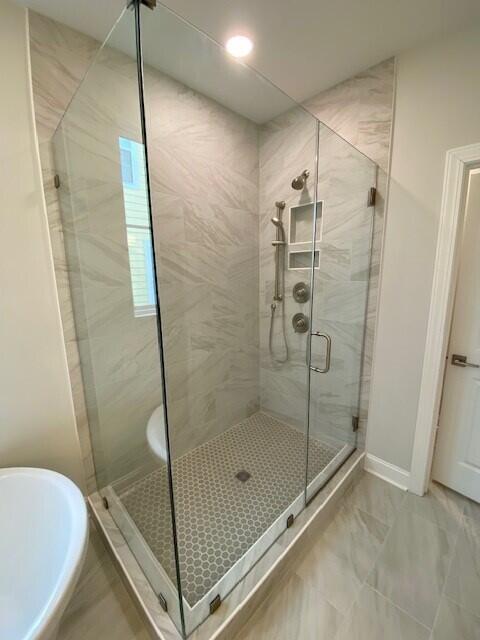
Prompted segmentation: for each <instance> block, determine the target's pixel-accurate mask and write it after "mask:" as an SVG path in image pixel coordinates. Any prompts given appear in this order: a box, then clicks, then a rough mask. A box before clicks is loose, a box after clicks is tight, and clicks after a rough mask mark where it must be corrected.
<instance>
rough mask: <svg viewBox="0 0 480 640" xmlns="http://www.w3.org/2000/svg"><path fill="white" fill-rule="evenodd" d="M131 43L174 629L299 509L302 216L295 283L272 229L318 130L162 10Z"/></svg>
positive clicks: (304, 390) (300, 194) (147, 16)
mask: <svg viewBox="0 0 480 640" xmlns="http://www.w3.org/2000/svg"><path fill="white" fill-rule="evenodd" d="M141 35H142V51H143V57H144V65H143V74H144V102H145V115H146V125H147V133H146V138H147V150H148V166H149V174H150V183H151V196H152V213H153V235H154V239H155V251H156V265H157V278H158V291H159V298H160V308H161V322H162V333H163V357H164V363H165V370H166V377H165V385H166V403H167V407H168V426H169V435H170V452H171V457H172V474H173V502H174V507H175V517H176V525H177V538H178V557H179V573H180V583H181V593H182V603H183V609H184V614H185V625H186V632H187V633H188V632H190V631H191V630H192V629H194V628H195V627H196V626H197V625H198V624H199V623H200V622H202V620H203V619H204V618H206V617H207V616H208V615H209V614H210V613H211V611H213V610H214V609H215V607H216V606H218V604H219V603H220V602H221V601H222V600H223V599H224V598H225V597H226V596H227V595H228V594H229V592H230V591H231V590H232V588H233V587H234V586H235V585H236V584H237V582H238V581H239V580H240V579H241V578H242V577H243V576H244V575H245V573H246V572H247V571H248V570H249V569H250V568H251V567H252V566H253V565H254V564H255V562H256V561H257V560H258V559H259V558H260V557H261V556H262V554H263V553H264V552H265V551H266V550H267V549H268V548H269V546H270V545H271V544H272V543H273V542H274V541H275V540H276V539H277V538H278V536H280V535H281V533H282V532H283V531H284V530H285V529H286V527H287V521H288V522H290V520H289V517H291V516H293V517H295V516H296V515H297V514H298V513H299V512H300V511H301V509H302V508H303V506H304V502H305V473H306V453H307V451H306V449H307V436H306V432H307V423H306V417H307V416H306V413H307V406H308V404H307V396H308V369H307V366H306V358H305V354H306V348H307V343H308V334H307V333H301V332H298V333H296V332H295V330H294V328H293V325H292V318H293V316H294V315H295V314H297V313H301V312H303V313H304V314H305V315H306V316H307V315H309V311H308V309H309V304H310V302H309V301H308V300H307V301H305V302H304V303H302V304H300V303H298V302H295V301H294V299H293V293H292V288H293V286H294V284H295V283H296V282H297V281H299V280H307V281H309V279H310V276H309V272H310V259H309V256H310V253H311V248H312V242H313V235H312V233H313V226H312V221H313V217H312V212H310V217H309V219H307V218H304V220H303V224H304V225H305V226H307V227H308V232H307V238H306V239H305V240H304V243H303V245H302V248H303V252H304V253H303V257H304V258H306V267H305V268H304V269H303V270H302V271H301V272H300V271H293V270H289V267H288V255H289V244H288V243H289V238H288V229H289V212H290V208H291V207H295V206H297V205H301V204H302V203H303V202H310V201H312V199H313V198H314V193H313V192H314V189H315V186H316V149H317V140H318V137H317V128H318V123H317V121H316V120H315V118H313V117H312V116H311V115H310V114H308V113H307V112H306V111H305V110H304V109H302V108H301V107H299V106H298V105H296V103H295V102H294V101H292V100H291V99H290V98H288V97H287V96H285V94H283V93H282V92H281V91H279V90H278V89H277V88H275V87H274V86H272V85H271V84H270V83H269V82H267V81H266V80H264V79H263V78H262V77H260V76H259V75H258V74H257V73H255V72H254V71H253V70H252V69H251V68H249V67H247V66H246V65H244V64H242V63H241V62H239V61H237V60H235V59H234V58H232V57H231V56H230V55H229V54H228V53H226V51H225V50H224V48H223V47H221V46H219V45H218V44H217V43H215V42H213V41H212V40H211V39H209V38H208V37H206V36H205V35H204V34H202V33H200V32H199V31H198V30H196V29H194V28H192V26H191V25H189V24H187V23H186V22H184V21H183V20H181V19H179V18H178V17H177V16H176V15H174V14H172V13H171V12H170V11H168V10H167V9H165V8H164V7H162V6H157V7H156V9H155V10H154V11H153V12H152V11H149V10H147V9H146V8H142V23H141ZM304 170H307V171H308V173H309V178H308V180H307V182H306V184H305V186H304V188H302V189H301V190H296V189H294V188H293V187H292V184H291V183H292V180H293V178H294V177H295V176H296V175H298V174H300V173H301V172H302V171H304ZM272 219H273V220H272ZM299 230H300V229H299ZM164 481H165V478H164V477H163V476H159V477H158V476H157V473H156V472H153V473H152V474H151V475H150V476H149V477H148V478H147V479H145V483H144V484H143V485H142V488H141V489H139V490H138V492H137V502H138V503H139V502H140V501H145V506H144V507H143V512H144V514H145V521H144V522H143V523H141V524H140V525H139V526H140V529H141V531H142V533H143V535H144V536H145V539H146V540H147V542H149V544H150V546H152V545H153V542H154V540H155V539H156V537H157V529H158V527H159V526H160V523H159V522H156V524H155V526H153V527H152V525H151V522H152V519H151V516H150V515H149V514H151V513H152V511H154V509H155V504H154V501H153V502H152V498H153V500H154V498H155V495H156V492H157V491H160V490H161V487H162V483H163V482H164ZM146 483H148V484H149V486H150V487H151V489H150V490H149V491H147V490H146V489H145V484H146ZM132 492H134V493H135V492H136V489H135V488H133V489H132ZM157 514H158V517H160V515H161V514H159V513H158V512H157ZM154 519H155V516H154ZM155 552H156V554H158V555H157V558H158V560H159V562H160V563H161V564H162V565H163V564H164V560H163V555H164V552H163V550H162V549H161V547H158V546H157V547H155Z"/></svg>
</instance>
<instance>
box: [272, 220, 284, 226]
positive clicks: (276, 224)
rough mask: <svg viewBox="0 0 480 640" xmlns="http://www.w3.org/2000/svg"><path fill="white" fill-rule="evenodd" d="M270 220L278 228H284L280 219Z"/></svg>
mask: <svg viewBox="0 0 480 640" xmlns="http://www.w3.org/2000/svg"><path fill="white" fill-rule="evenodd" d="M270 220H271V221H272V222H273V224H274V225H275V226H276V227H283V222H282V221H281V220H280V218H270Z"/></svg>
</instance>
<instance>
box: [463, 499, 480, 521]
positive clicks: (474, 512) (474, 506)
mask: <svg viewBox="0 0 480 640" xmlns="http://www.w3.org/2000/svg"><path fill="white" fill-rule="evenodd" d="M465 515H466V516H467V518H471V519H472V520H475V521H476V522H478V523H479V524H480V504H478V502H474V501H473V500H469V499H468V498H466V499H465Z"/></svg>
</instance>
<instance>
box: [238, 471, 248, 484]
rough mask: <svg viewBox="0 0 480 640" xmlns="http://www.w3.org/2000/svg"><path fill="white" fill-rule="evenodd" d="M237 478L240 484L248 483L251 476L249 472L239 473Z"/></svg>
mask: <svg viewBox="0 0 480 640" xmlns="http://www.w3.org/2000/svg"><path fill="white" fill-rule="evenodd" d="M235 477H236V478H238V480H240V482H246V481H247V480H248V479H249V478H250V477H251V476H250V474H249V473H248V471H239V472H238V473H236V474H235Z"/></svg>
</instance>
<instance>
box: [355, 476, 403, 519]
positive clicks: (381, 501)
mask: <svg viewBox="0 0 480 640" xmlns="http://www.w3.org/2000/svg"><path fill="white" fill-rule="evenodd" d="M404 499H405V492H404V491H402V490H401V489H398V488H397V487H394V486H393V485H391V484H390V483H388V482H385V481H384V480H380V478H377V477H376V476H374V475H372V474H371V473H366V474H364V475H363V476H362V478H361V479H360V481H359V483H358V485H357V486H356V487H354V488H353V490H352V491H351V492H350V493H349V495H348V496H346V498H345V503H346V506H347V508H353V507H356V508H357V509H361V510H362V511H365V512H366V513H368V514H370V515H371V516H373V517H374V518H376V519H377V520H380V522H383V523H384V524H386V525H391V524H392V523H393V520H394V518H395V516H396V514H397V512H398V510H399V509H400V507H401V505H402V503H403V501H404Z"/></svg>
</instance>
